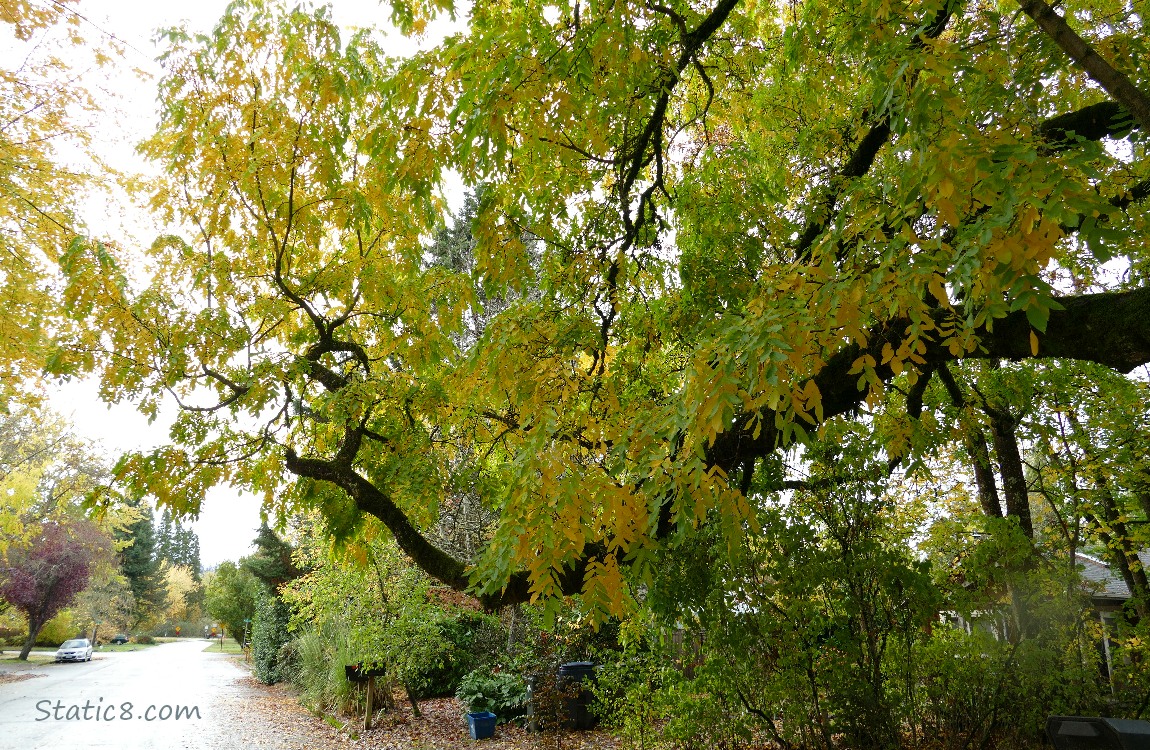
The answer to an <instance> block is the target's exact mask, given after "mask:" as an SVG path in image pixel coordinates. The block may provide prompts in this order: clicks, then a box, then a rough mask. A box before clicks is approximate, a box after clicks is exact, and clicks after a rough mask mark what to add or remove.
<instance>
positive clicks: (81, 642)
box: [56, 638, 92, 661]
mask: <svg viewBox="0 0 1150 750" xmlns="http://www.w3.org/2000/svg"><path fill="white" fill-rule="evenodd" d="M56 661H92V644H91V643H90V642H89V641H88V639H87V638H73V639H72V640H70V641H64V642H63V643H61V644H60V648H59V649H57V651H56Z"/></svg>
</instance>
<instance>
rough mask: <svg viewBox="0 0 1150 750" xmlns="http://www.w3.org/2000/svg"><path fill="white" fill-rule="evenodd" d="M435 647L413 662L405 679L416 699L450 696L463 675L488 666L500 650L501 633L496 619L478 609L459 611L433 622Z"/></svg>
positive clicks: (457, 687)
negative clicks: (425, 655)
mask: <svg viewBox="0 0 1150 750" xmlns="http://www.w3.org/2000/svg"><path fill="white" fill-rule="evenodd" d="M435 628H436V630H437V631H438V638H434V639H432V640H433V642H434V643H435V644H438V646H439V648H436V649H433V651H432V653H431V654H430V656H431V658H429V659H428V661H426V662H423V663H414V664H412V667H411V669H410V671H409V673H408V682H409V685H410V687H411V688H412V689H414V690H415V691H416V697H417V698H421V699H422V698H438V697H442V696H445V695H454V694H455V692H456V691H457V690H458V689H459V686H460V685H461V684H462V682H463V678H464V676H466V675H467V674H468V673H469V672H472V671H474V670H476V669H478V668H481V667H486V666H490V665H491V664H493V663H494V662H495V660H496V658H497V657H498V656H499V655H500V654H501V653H502V651H501V650H500V649H501V646H502V643H503V634H502V633H501V631H500V625H499V620H498V619H496V618H495V617H492V616H491V615H485V614H482V613H480V612H466V611H465V612H460V613H457V614H454V615H448V616H446V617H444V618H443V619H441V620H439V621H438V622H436V623H435Z"/></svg>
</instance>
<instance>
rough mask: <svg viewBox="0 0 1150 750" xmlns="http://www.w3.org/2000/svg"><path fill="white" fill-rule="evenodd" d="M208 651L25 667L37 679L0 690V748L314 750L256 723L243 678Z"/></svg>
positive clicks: (197, 648) (193, 644)
mask: <svg viewBox="0 0 1150 750" xmlns="http://www.w3.org/2000/svg"><path fill="white" fill-rule="evenodd" d="M207 645H208V643H207V642H206V641H202V640H188V641H181V642H178V643H170V644H165V645H161V646H155V647H152V648H148V649H142V650H140V651H133V652H125V653H107V654H101V653H99V652H97V653H96V654H95V655H94V656H93V658H92V661H91V662H82V663H76V664H44V665H36V666H30V667H29V668H28V669H26V670H22V671H25V672H26V673H27V674H36V675H42V676H39V677H36V678H33V679H24V680H20V681H16V682H7V683H0V747H4V748H8V747H11V748H28V750H34V749H37V748H43V749H44V750H49V748H52V749H56V748H59V749H61V750H70V749H71V748H76V749H77V750H80V748H84V749H85V750H86V749H88V748H92V749H93V750H95V749H96V748H101V749H102V748H108V749H109V750H110V749H111V748H115V749H116V750H152V749H153V748H154V749H155V750H168V749H169V748H171V749H172V750H176V749H186V750H225V749H227V750H231V749H232V748H237V747H239V748H244V750H262V749H263V748H283V747H308V746H310V747H316V746H317V744H316V738H314V737H308V738H306V739H305V738H295V737H293V736H292V735H293V732H292V728H287V727H276V726H272V725H271V723H272V722H271V721H270V717H268V718H269V720H267V721H262V720H261V719H262V717H261V716H260V713H259V709H258V708H257V706H258V703H259V701H258V697H259V696H258V695H257V694H256V691H255V690H254V689H253V688H252V687H251V686H250V684H249V683H250V679H247V677H246V672H245V671H244V670H243V669H241V668H240V667H239V666H237V664H236V663H235V657H229V656H226V655H224V654H213V653H204V648H205V647H206V646H207ZM5 671H8V670H5ZM284 730H287V731H284ZM293 740H294V741H293ZM323 744H325V745H326V744H327V743H326V742H324V743H323Z"/></svg>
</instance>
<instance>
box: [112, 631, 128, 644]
mask: <svg viewBox="0 0 1150 750" xmlns="http://www.w3.org/2000/svg"><path fill="white" fill-rule="evenodd" d="M127 642H128V636H126V635H124V634H123V633H116V634H115V635H114V636H112V641H111V643H112V644H113V645H115V646H119V645H122V644H124V643H127Z"/></svg>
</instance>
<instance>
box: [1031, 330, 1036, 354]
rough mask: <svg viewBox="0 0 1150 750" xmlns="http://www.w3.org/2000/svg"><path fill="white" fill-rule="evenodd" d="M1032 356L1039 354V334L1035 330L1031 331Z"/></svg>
mask: <svg viewBox="0 0 1150 750" xmlns="http://www.w3.org/2000/svg"><path fill="white" fill-rule="evenodd" d="M1030 356H1032V357H1037V356H1038V334H1036V333H1035V332H1034V331H1031V332H1030Z"/></svg>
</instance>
